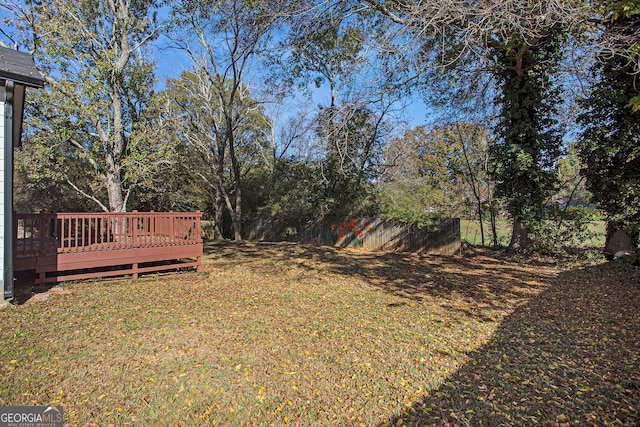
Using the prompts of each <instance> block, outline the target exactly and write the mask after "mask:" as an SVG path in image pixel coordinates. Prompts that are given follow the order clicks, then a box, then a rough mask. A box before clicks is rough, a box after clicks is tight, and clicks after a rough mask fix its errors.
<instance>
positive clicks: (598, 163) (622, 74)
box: [578, 1, 640, 247]
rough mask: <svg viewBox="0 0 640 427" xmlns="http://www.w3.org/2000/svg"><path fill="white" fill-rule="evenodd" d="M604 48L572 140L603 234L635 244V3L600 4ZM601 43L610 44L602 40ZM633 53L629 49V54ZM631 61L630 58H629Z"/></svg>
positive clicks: (638, 10) (639, 180) (639, 223)
mask: <svg viewBox="0 0 640 427" xmlns="http://www.w3.org/2000/svg"><path fill="white" fill-rule="evenodd" d="M603 13H604V14H605V15H604V16H605V18H604V28H603V32H604V33H603V35H602V37H603V39H604V40H605V41H606V40H611V39H615V40H617V41H618V43H617V44H615V45H614V46H615V47H616V49H613V50H612V49H609V48H607V49H604V50H603V52H602V55H601V56H600V57H599V58H598V62H597V63H596V65H595V67H594V70H593V71H594V73H595V74H596V76H597V82H596V84H595V85H594V87H593V89H592V91H591V93H590V94H589V96H588V97H587V98H586V99H585V100H584V102H583V104H582V106H583V108H584V111H585V112H584V114H583V115H582V116H581V118H580V122H581V123H582V125H583V126H584V128H585V129H584V132H583V133H582V137H581V139H580V141H579V143H578V149H579V153H580V159H581V161H582V164H583V169H582V173H583V174H584V175H585V176H586V178H587V187H588V189H589V190H590V191H591V193H592V194H593V201H594V202H595V203H596V204H597V205H598V206H599V207H600V209H602V210H603V211H604V212H605V213H606V215H607V220H608V227H607V231H608V237H610V236H612V234H613V233H614V232H616V231H618V230H624V231H625V232H626V233H627V234H628V235H629V236H630V237H631V240H632V241H633V242H634V244H635V245H636V247H637V245H638V236H639V234H640V155H638V154H639V153H638V149H639V148H638V147H640V108H638V103H637V100H638V99H640V98H639V96H640V91H639V90H638V72H639V70H640V69H639V68H638V65H637V64H638V62H637V61H638V45H639V44H638V38H637V31H638V28H639V27H640V6H639V5H638V3H637V2H624V1H611V2H606V9H605V10H604V12H603ZM605 46H610V45H609V44H606V45H605ZM633 52H635V53H633ZM634 59H635V60H634Z"/></svg>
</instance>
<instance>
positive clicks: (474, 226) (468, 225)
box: [460, 219, 606, 248]
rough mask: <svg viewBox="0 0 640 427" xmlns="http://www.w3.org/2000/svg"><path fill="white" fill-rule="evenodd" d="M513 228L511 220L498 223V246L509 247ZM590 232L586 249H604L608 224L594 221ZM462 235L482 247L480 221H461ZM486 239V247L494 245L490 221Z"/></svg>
mask: <svg viewBox="0 0 640 427" xmlns="http://www.w3.org/2000/svg"><path fill="white" fill-rule="evenodd" d="M511 227H512V222H511V221H510V220H506V219H501V220H498V221H497V223H496V230H497V234H498V245H500V246H503V247H506V246H508V245H509V239H511ZM589 231H590V233H591V238H590V239H589V240H588V241H586V242H584V247H589V248H603V247H604V240H605V233H606V223H605V222H604V221H594V222H593V223H591V224H590V225H589ZM460 235H461V236H460V237H461V239H462V240H466V241H467V242H469V243H471V244H472V245H474V246H480V245H482V233H480V224H479V223H478V220H469V219H462V220H460ZM484 239H485V245H486V246H492V245H493V240H492V239H493V237H492V235H491V225H490V224H489V222H488V221H487V222H486V223H485V224H484Z"/></svg>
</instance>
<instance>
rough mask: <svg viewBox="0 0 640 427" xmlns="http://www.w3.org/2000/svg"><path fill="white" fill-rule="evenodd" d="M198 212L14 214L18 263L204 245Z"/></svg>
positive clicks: (15, 250) (15, 248)
mask: <svg viewBox="0 0 640 427" xmlns="http://www.w3.org/2000/svg"><path fill="white" fill-rule="evenodd" d="M200 217H201V213H200V212H189V213H179V212H136V211H134V212H123V213H41V214H16V215H15V219H16V221H15V226H16V239H15V247H14V256H15V257H30V256H38V255H53V254H66V253H79V252H92V251H108V250H116V249H137V248H152V247H166V246H181V245H194V244H201V243H202V237H201V231H200Z"/></svg>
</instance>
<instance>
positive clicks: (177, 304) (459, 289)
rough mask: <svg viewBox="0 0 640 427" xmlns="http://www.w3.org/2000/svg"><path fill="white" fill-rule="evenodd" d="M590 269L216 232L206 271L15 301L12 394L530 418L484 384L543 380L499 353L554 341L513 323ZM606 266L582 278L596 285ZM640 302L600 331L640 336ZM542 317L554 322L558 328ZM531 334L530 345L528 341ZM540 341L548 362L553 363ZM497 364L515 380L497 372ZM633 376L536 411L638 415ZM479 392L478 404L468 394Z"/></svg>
mask: <svg viewBox="0 0 640 427" xmlns="http://www.w3.org/2000/svg"><path fill="white" fill-rule="evenodd" d="M593 268H594V269H601V270H594V271H597V272H600V271H601V273H598V274H602V278H603V279H605V281H604V282H602V283H604V284H603V285H600V286H601V288H599V291H600V292H609V291H608V290H607V289H608V288H607V285H606V280H607V278H608V279H610V280H611V281H612V286H617V287H616V288H615V289H618V288H619V289H624V286H627V287H628V288H629V289H632V290H634V292H635V293H633V292H632V293H629V292H627V293H624V292H622V293H621V291H620V292H617V293H614V292H610V294H609V295H610V299H611V301H610V303H611V304H613V305H615V304H618V305H619V306H620V307H621V312H624V313H626V311H625V308H624V307H622V304H623V303H625V304H629V302H631V303H632V304H638V301H639V300H640V298H639V297H638V291H637V283H636V282H634V281H633V280H635V279H636V278H637V277H638V274H637V271H635V272H632V273H624V274H632V275H631V276H628V277H627V276H623V278H622V279H620V278H619V277H618V276H617V275H616V274H623V273H616V271H617V270H611V271H613V272H611V271H610V270H607V269H606V268H605V267H593ZM573 271H574V270H560V269H557V268H553V267H550V266H544V265H526V264H518V263H514V262H509V261H507V260H503V259H498V258H495V257H492V256H490V255H487V254H485V253H482V252H475V253H473V254H467V255H466V256H463V257H448V258H447V257H436V256H419V255H401V254H378V253H367V252H357V251H352V250H337V249H333V248H318V247H309V246H299V245H291V244H277V245H269V244H249V243H245V244H229V243H227V244H216V245H213V246H209V247H208V248H207V256H206V260H205V272H204V273H202V274H196V273H184V274H180V275H171V276H159V277H156V276H151V277H147V278H145V279H142V280H138V281H131V280H122V281H111V282H85V283H74V284H67V285H65V286H64V290H59V291H57V292H52V291H49V293H48V294H47V295H48V297H47V298H46V299H45V298H33V297H31V298H30V299H28V300H27V301H26V302H25V303H24V304H22V305H18V306H12V307H9V308H7V309H5V310H3V311H1V312H0V405H28V404H41V405H46V404H62V405H64V407H65V415H66V420H67V425H92V424H95V425H98V426H107V425H135V426H150V425H159V426H166V425H179V426H203V425H224V426H240V425H259V426H262V425H283V424H290V425H302V426H307V425H340V426H345V425H366V426H375V425H379V426H383V425H385V424H389V423H393V424H397V425H402V424H403V423H405V424H426V425H429V424H435V425H439V424H444V423H450V424H453V425H465V423H470V424H473V425H477V424H487V423H489V421H490V420H491V419H492V418H496V419H499V420H503V421H504V420H509V419H511V420H519V421H520V422H524V421H523V420H525V418H522V419H519V418H517V415H514V414H510V413H509V409H504V408H502V406H497V407H496V408H498V409H495V410H497V411H499V412H498V413H497V414H496V413H495V410H494V411H493V414H492V411H491V410H484V409H482V402H488V400H487V399H486V397H485V398H484V399H483V400H474V399H475V397H474V396H475V395H476V394H477V395H478V396H481V393H480V392H482V390H484V389H483V384H485V383H486V384H490V385H491V386H492V387H493V388H496V387H499V384H500V383H502V382H504V383H505V384H506V383H509V382H508V381H504V377H500V376H499V375H502V374H503V373H504V372H505V371H504V370H505V369H506V372H507V373H509V372H511V374H510V375H516V374H515V372H514V371H512V369H516V370H519V371H521V372H522V373H521V374H520V375H519V376H518V378H519V379H520V381H525V380H527V378H525V377H526V375H528V374H527V372H528V371H526V369H524V368H523V366H518V365H509V364H508V363H506V362H504V361H502V359H500V358H499V357H498V361H500V363H501V369H502V370H501V371H495V370H494V369H491V368H495V366H494V365H491V364H495V363H497V362H495V360H494V359H492V357H494V356H495V354H494V353H496V352H501V351H502V352H503V353H504V354H505V355H506V356H508V357H510V358H512V359H515V358H516V356H515V355H514V354H512V353H511V352H509V351H507V350H505V349H508V348H511V347H513V348H516V349H521V350H523V351H531V350H532V348H538V347H539V346H536V345H534V343H535V342H537V341H535V340H534V341H531V342H530V341H529V340H533V338H532V337H533V335H530V334H525V335H523V336H511V335H509V331H511V329H510V328H514V327H515V326H518V327H523V328H524V330H526V331H535V326H536V325H535V324H534V325H527V324H526V323H527V322H528V321H529V319H533V320H534V321H536V322H539V323H541V324H544V325H547V324H548V323H549V322H551V323H553V320H549V319H548V318H546V317H541V318H536V316H535V315H532V314H531V313H538V314H537V315H538V316H540V312H539V310H538V309H537V307H538V306H542V307H547V306H546V305H545V304H549V303H548V301H547V300H546V299H545V295H551V296H553V298H554V299H553V301H555V303H554V304H556V305H553V304H552V306H553V307H556V309H557V310H560V313H563V311H562V304H563V299H562V298H559V297H558V295H557V294H556V293H554V292H556V291H555V289H561V288H559V286H560V285H559V284H558V283H559V282H558V281H559V280H563V281H564V282H567V281H566V280H565V278H566V277H565V276H566V275H571V274H573V273H572V272H573ZM575 271H577V272H580V271H584V270H575ZM625 271H626V270H625ZM576 274H577V273H576ZM633 274H635V276H633ZM591 277H595V276H592V275H586V276H585V277H584V278H583V279H584V280H582V281H581V280H576V281H574V282H570V283H573V284H574V286H582V285H581V283H583V282H584V281H585V280H587V279H589V278H591ZM625 280H629V283H625ZM621 281H622V282H621ZM567 283H569V282H567ZM621 283H622V284H621ZM631 283H633V284H634V285H633V286H635V288H634V287H633V286H632V285H631ZM622 285H624V286H622ZM562 289H564V288H562ZM28 296H29V295H27V297H28ZM588 297H589V298H590V297H591V294H588ZM541 298H542V300H541ZM618 298H624V299H625V300H624V301H618ZM545 301H547V302H545ZM558 304H559V305H560V308H558V307H557V305H558ZM607 307H609V306H607ZM631 308H633V306H632V307H631ZM547 309H548V307H547ZM636 309H637V306H636ZM527 310H528V311H527ZM532 310H533V311H532ZM609 311H610V308H607V313H608V314H607V316H609V315H610V313H609ZM527 313H529V315H528V316H527ZM554 313H555V312H554ZM578 318H580V319H582V318H583V317H578ZM514 319H519V320H518V322H516V323H515V324H513V322H515V320H514ZM571 319H574V318H573V317H572V318H571ZM634 319H635V318H634V317H629V316H623V317H615V318H614V320H615V322H614V323H612V322H613V321H610V322H609V321H604V320H603V321H602V322H600V321H598V322H596V323H595V325H596V326H597V328H596V329H597V330H593V329H592V330H590V333H595V334H597V333H599V332H598V331H600V329H598V328H605V329H606V328H612V327H613V328H615V330H616V331H619V330H622V329H624V330H625V331H630V332H629V333H621V332H618V335H616V337H617V338H612V337H611V336H609V340H612V339H613V340H615V339H620V340H627V341H625V342H624V344H625V345H626V346H629V342H631V343H633V341H628V340H633V339H635V340H636V341H635V342H636V343H637V326H638V325H637V321H636V320H634ZM574 320H575V319H574ZM522 322H524V323H525V324H523V323H522ZM545 322H546V323H545ZM629 322H631V323H633V324H632V325H629ZM505 325H506V326H505ZM531 333H532V334H533V332H531ZM541 333H544V334H547V333H548V334H551V335H552V334H553V328H551V329H549V328H547V329H544V328H543V329H542V330H541ZM597 336H600V335H597ZM536 337H539V338H540V339H543V338H544V337H540V336H539V335H536ZM552 338H553V339H552V341H551V343H550V344H548V345H547V344H545V345H547V347H544V348H545V350H544V353H545V354H546V355H547V356H544V357H549V358H552V357H555V355H556V353H555V347H554V346H557V345H560V344H558V343H556V341H555V340H556V338H557V337H552ZM519 339H522V340H525V339H526V340H527V341H526V343H528V344H527V345H528V347H524V348H521V347H518V343H519V341H518V340H519ZM514 340H515V341H514ZM496 346H499V348H498V349H497V350H496ZM503 347H504V348H503ZM562 348H563V349H564V348H565V347H564V346H562ZM598 348H600V347H598ZM625 348H627V347H625ZM587 353H588V355H585V354H582V353H581V357H583V358H584V357H588V358H590V359H589V360H591V361H592V365H589V366H596V367H597V366H600V365H599V363H600V361H599V359H598V352H597V351H595V350H594V351H593V352H589V351H587ZM603 354H604V353H603ZM624 354H625V355H627V356H628V357H631V356H633V358H635V359H629V360H630V361H629V362H628V363H626V362H625V363H619V364H618V365H617V366H620V368H619V369H618V371H616V372H615V373H613V374H611V375H609V376H603V378H605V379H606V381H609V382H611V381H614V382H615V381H616V380H617V379H618V378H619V377H626V378H630V377H631V378H633V375H636V378H637V373H638V371H637V369H638V358H637V357H638V349H637V348H635V349H633V348H630V349H629V354H627V353H624ZM489 355H490V356H489ZM607 355H608V354H605V356H607ZM483 357H484V358H483ZM500 357H502V356H501V355H500ZM540 357H542V359H541V360H537V359H536V363H538V362H540V363H542V362H544V357H543V356H540ZM603 357H604V356H603ZM616 357H618V358H619V357H621V356H620V355H619V354H616ZM512 359H510V360H512ZM554 360H555V359H554ZM529 362H530V361H529ZM529 362H526V361H525V362H523V363H529ZM479 364H480V365H479ZM481 366H482V367H484V368H483V369H484V370H480V369H479V368H480V367H481ZM536 366H538V365H536ZM543 366H544V365H540V367H539V369H538V371H536V372H537V373H536V375H539V374H541V371H540V370H541V369H542V367H543ZM634 370H635V371H634ZM485 371H486V372H490V373H491V375H494V376H495V377H496V378H500V379H499V380H496V379H495V378H494V380H492V381H493V382H491V381H490V380H489V379H487V378H484V377H483V375H484V374H483V372H485ZM497 372H499V375H498V373H497ZM572 372H573V371H572ZM492 378H493V377H492ZM456 381H457V383H456ZM474 381H480V382H478V383H474ZM496 381H498V383H496ZM529 381H530V382H532V381H533V380H532V379H529ZM634 381H635V380H634ZM533 382H534V383H535V381H533ZM459 383H464V387H463V386H462V385H458V387H459V390H460V394H458V393H456V388H455V387H456V384H459ZM452 384H453V386H452ZM486 384H485V385H486ZM552 384H553V385H555V386H556V388H558V387H561V386H562V384H560V386H558V385H557V384H558V383H557V382H553V381H552ZM607 384H608V383H607ZM629 384H631V385H629V386H628V387H627V386H623V387H621V388H620V389H616V388H615V387H613V388H611V389H609V388H607V393H609V392H610V393H609V394H607V397H606V399H611V400H607V403H610V405H614V406H615V404H613V403H611V402H618V403H619V404H620V405H623V404H625V405H626V406H631V407H632V409H628V408H626V411H627V412H622V411H620V410H617V411H614V410H613V409H611V407H610V406H606V405H600V404H598V405H595V406H594V407H595V408H596V409H593V408H591V407H590V408H588V409H589V411H587V410H586V409H585V408H584V405H592V406H593V405H594V404H593V403H589V402H592V400H589V401H586V403H584V404H583V405H582V406H581V405H577V408H578V409H575V408H574V406H575V405H574V406H571V405H568V407H570V408H574V409H571V410H572V411H573V412H570V413H568V414H565V413H564V412H562V409H559V408H555V410H556V412H554V409H553V407H552V408H551V409H550V411H549V412H548V413H547V412H545V413H544V414H541V415H540V416H539V417H538V419H537V420H536V422H538V423H543V422H544V421H546V420H547V419H552V420H553V421H555V420H556V418H555V417H557V416H559V415H566V416H568V417H572V416H574V415H575V414H574V413H575V412H576V411H578V412H580V411H583V412H584V413H589V414H591V415H592V416H593V417H595V418H594V419H595V420H597V421H598V420H599V421H600V422H603V423H604V422H607V423H608V422H610V423H612V424H613V423H615V422H616V420H617V421H618V422H619V423H620V424H625V423H626V424H629V425H632V424H630V422H635V421H637V420H638V413H637V409H636V408H637V397H638V389H637V388H636V389H632V388H630V387H633V384H634V383H629ZM451 387H453V389H452V388H451ZM466 387H470V388H469V389H467V388H466ZM592 388H593V387H592ZM452 390H453V391H452ZM616 390H617V391H616ZM624 390H631V397H629V393H627V392H626V391H624ZM473 391H476V392H477V393H475V394H474V395H473V396H469V395H467V396H466V398H465V395H464V394H462V393H471V392H473ZM489 391H490V390H487V393H489ZM447 393H450V395H448V394H447ZM451 393H452V394H451ZM616 393H617V394H616ZM493 394H494V395H497V394H496V391H495V390H494V391H493ZM447 396H448V397H447ZM500 396H502V395H501V394H500ZM521 397H522V396H519V397H518V399H520V398H521ZM547 397H548V396H547ZM552 398H553V396H552V397H550V398H549V399H552ZM633 398H635V399H636V403H635V404H636V406H635V408H634V407H633ZM430 399H431V400H430ZM434 399H435V400H434ZM460 399H461V400H460ZM469 399H471V400H469ZM465 400H467V401H470V402H472V403H473V404H475V405H476V406H473V408H472V407H471V406H469V407H467V406H465ZM494 401H496V402H499V403H503V402H501V401H499V400H495V399H494ZM596 401H597V399H596ZM434 404H435V405H438V408H439V410H438V411H437V413H436V414H435V415H434V412H433V405H434ZM534 404H535V401H532V403H530V405H534ZM523 405H524V403H523ZM598 408H600V409H598ZM603 408H604V409H603ZM607 408H609V409H607ZM485 409H486V408H485ZM468 410H470V411H471V413H468V412H467V411H468ZM511 410H514V409H513V408H512V409H511ZM517 410H518V408H517V407H516V408H515V411H516V414H518V413H519V412H518V411H517ZM442 411H444V412H442ZM634 411H635V412H634ZM565 412H566V411H565ZM470 414H473V415H474V416H475V418H473V416H472V415H470ZM505 414H506V415H507V417H505V416H504V415H505ZM526 414H527V417H529V418H526V420H527V421H526V422H527V423H528V422H530V421H531V419H533V418H535V417H536V407H535V405H534V407H533V409H532V410H531V411H527V412H526ZM575 416H576V417H577V415H575ZM625 416H626V418H625ZM501 417H502V418H501ZM532 417H533V418H532ZM572 419H577V418H572ZM560 421H563V419H562V418H561V419H560ZM582 421H584V417H583V419H582ZM501 422H502V421H501ZM506 422H507V424H509V423H510V422H509V421H506ZM511 424H518V423H517V422H512V423H511ZM523 425H524V424H523Z"/></svg>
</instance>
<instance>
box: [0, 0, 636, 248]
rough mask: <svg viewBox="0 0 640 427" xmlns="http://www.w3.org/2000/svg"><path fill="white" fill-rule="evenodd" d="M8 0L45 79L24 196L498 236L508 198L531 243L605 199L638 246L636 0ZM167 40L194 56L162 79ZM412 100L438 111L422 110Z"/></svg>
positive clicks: (606, 210) (15, 33)
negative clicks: (446, 220)
mask: <svg viewBox="0 0 640 427" xmlns="http://www.w3.org/2000/svg"><path fill="white" fill-rule="evenodd" d="M0 8H2V12H3V15H2V16H3V23H4V24H5V25H4V26H3V28H2V29H0V37H1V40H2V42H3V43H4V44H5V45H8V46H12V47H16V48H19V49H22V50H27V51H29V52H30V53H32V54H33V55H34V57H35V59H36V64H37V65H38V67H39V68H40V69H41V70H42V71H43V73H44V74H45V76H46V82H47V86H46V88H45V89H44V90H42V91H39V92H37V93H36V92H35V91H33V92H32V93H30V95H29V97H30V100H29V104H28V119H27V121H26V123H27V127H26V128H25V137H24V143H23V146H22V147H21V148H20V149H19V150H18V151H17V152H16V190H15V191H16V196H15V198H16V209H18V210H20V211H25V210H26V211H37V210H46V211H48V210H80V211H92V210H96V209H99V210H103V211H116V212H118V211H126V210H132V209H137V210H193V209H199V210H201V211H202V212H204V214H205V216H206V217H208V218H209V219H211V220H212V221H213V223H214V224H215V229H216V233H215V234H216V237H218V238H222V237H233V238H235V239H242V237H243V227H244V226H245V225H246V224H248V223H250V221H251V220H253V219H256V218H263V219H269V220H270V221H272V222H273V224H275V225H279V226H281V227H283V229H285V228H296V227H303V226H305V225H308V224H310V223H313V222H315V221H317V220H319V219H321V218H322V219H327V220H343V219H347V218H352V217H355V216H362V215H367V216H370V215H371V216H372V215H377V216H383V217H386V218H394V219H400V220H403V221H410V222H415V223H418V224H428V223H429V222H430V221H432V220H433V218H434V217H435V216H438V215H440V216H452V215H455V216H462V215H465V216H471V217H474V218H477V219H478V220H479V221H480V224H481V225H482V226H484V225H485V224H486V225H488V227H489V228H490V229H491V230H492V231H493V233H491V235H492V236H493V238H492V240H493V242H492V243H493V244H497V237H496V232H495V221H496V218H497V217H499V216H500V215H503V214H506V215H507V216H508V217H509V218H510V219H511V220H512V221H513V233H512V238H511V242H510V245H509V246H510V248H511V249H513V250H518V249H527V248H531V247H537V248H540V249H544V248H545V247H548V246H549V245H548V243H549V241H552V240H554V238H553V237H554V233H555V240H563V239H565V237H562V236H561V235H559V234H558V230H564V228H565V226H567V227H569V228H571V227H574V228H575V227H576V224H578V225H579V224H582V225H584V221H583V222H582V223H581V222H580V218H582V220H584V217H579V215H577V213H576V212H577V211H576V210H575V209H572V207H573V206H576V205H594V206H597V207H598V209H599V210H600V211H601V212H602V213H603V214H604V216H605V218H606V220H607V223H608V234H609V235H613V233H614V232H616V231H619V230H623V231H624V232H625V233H626V234H627V235H628V236H630V237H631V240H632V241H633V242H635V243H634V245H635V246H636V247H637V245H638V236H639V234H640V228H639V225H638V224H639V223H640V148H639V147H640V143H639V141H640V90H639V89H638V88H639V87H640V86H639V85H638V76H639V75H640V66H639V61H640V59H639V51H640V43H639V39H640V37H639V36H638V22H639V20H640V3H639V2H638V1H635V0H633V1H629V0H608V1H601V2H580V1H577V2H557V1H552V0H536V1H521V0H505V1H503V2H499V3H496V2H492V1H482V0H478V1H471V2H455V1H451V0H426V1H421V2H405V1H384V0H336V1H324V0H294V1H286V2H284V1H280V0H268V1H262V0H252V1H248V0H206V1H202V0H198V1H193V0H170V1H168V2H159V1H154V0H38V1H34V0H28V1H24V2H23V1H15V2H14V1H9V2H6V3H5V4H3V5H2V6H0ZM166 58H176V67H179V68H180V69H181V71H180V72H179V73H177V75H174V76H171V77H168V78H166V79H164V80H159V79H158V77H157V75H158V73H159V70H158V63H159V62H162V63H166V62H167V61H166ZM318 93H320V94H322V95H321V96H320V98H318V95H317V94H318ZM314 94H315V95H314ZM314 96H315V97H314ZM414 99H421V100H423V101H424V102H425V103H426V104H427V105H428V106H429V111H430V112H431V116H430V118H429V120H428V121H427V120H425V123H424V124H423V125H421V126H418V127H415V128H412V129H411V128H409V126H408V125H407V123H406V120H405V116H404V111H405V107H406V104H407V103H408V102H410V100H414ZM578 228H579V227H578ZM482 234H483V239H484V233H482ZM484 243H485V242H484V241H483V244H484Z"/></svg>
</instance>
